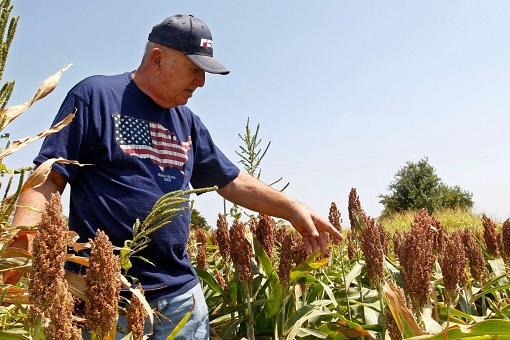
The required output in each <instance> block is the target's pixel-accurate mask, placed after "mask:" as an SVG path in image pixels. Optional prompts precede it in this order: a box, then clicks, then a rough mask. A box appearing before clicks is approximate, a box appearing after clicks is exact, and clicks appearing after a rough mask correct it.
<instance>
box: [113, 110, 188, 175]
mask: <svg viewBox="0 0 510 340" xmlns="http://www.w3.org/2000/svg"><path fill="white" fill-rule="evenodd" d="M112 116H113V120H114V123H115V140H116V141H117V143H118V144H119V146H120V148H121V149H122V151H124V152H125V153H128V154H130V155H132V156H136V157H139V158H143V159H150V160H151V161H152V162H153V163H154V164H156V165H157V166H159V167H160V168H161V170H163V169H164V168H165V167H170V168H177V169H179V170H180V171H181V173H182V174H184V172H183V167H184V164H185V163H186V161H187V160H188V150H189V149H190V148H191V137H190V136H188V140H187V141H186V142H179V140H178V139H177V136H176V134H175V133H173V132H170V131H169V130H168V129H166V128H165V127H164V126H163V125H161V124H159V123H155V122H149V121H146V120H143V119H137V118H133V117H129V116H124V115H121V114H119V113H114V114H113V115H112Z"/></svg>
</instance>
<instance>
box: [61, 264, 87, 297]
mask: <svg viewBox="0 0 510 340" xmlns="http://www.w3.org/2000/svg"><path fill="white" fill-rule="evenodd" d="M64 278H65V279H66V281H67V285H68V289H69V291H70V292H71V294H73V295H74V296H76V297H78V298H80V299H81V300H83V301H86V297H85V286H86V285H85V278H84V277H83V276H81V275H78V274H75V273H73V272H70V271H69V270H66V273H65V275H64Z"/></svg>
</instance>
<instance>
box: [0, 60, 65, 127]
mask: <svg viewBox="0 0 510 340" xmlns="http://www.w3.org/2000/svg"><path fill="white" fill-rule="evenodd" d="M71 65H72V64H67V65H65V66H64V67H63V68H62V69H61V70H60V71H58V72H57V73H55V74H54V75H52V76H50V77H48V78H47V79H46V80H45V81H44V82H43V83H42V84H41V86H39V88H38V89H37V91H36V93H35V94H34V96H33V97H32V99H30V101H28V102H25V103H23V104H20V105H16V106H11V107H8V108H7V109H5V110H4V111H2V112H1V113H0V119H5V125H8V124H9V123H10V122H12V121H13V120H14V119H16V118H17V117H18V116H19V115H21V114H22V113H23V112H25V111H26V110H27V109H28V108H29V107H30V106H32V104H33V103H35V102H36V101H38V100H39V99H42V98H44V97H46V96H47V95H48V94H50V93H51V92H52V91H53V90H54V89H55V88H56V87H57V84H58V82H59V81H60V77H61V76H62V73H64V71H66V70H67V69H68V68H69V67H71Z"/></svg>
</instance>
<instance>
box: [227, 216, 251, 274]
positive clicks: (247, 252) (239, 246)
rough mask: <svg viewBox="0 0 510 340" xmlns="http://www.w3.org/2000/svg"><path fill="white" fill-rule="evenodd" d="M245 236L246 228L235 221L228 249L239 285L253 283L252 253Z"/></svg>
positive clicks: (241, 223)
mask: <svg viewBox="0 0 510 340" xmlns="http://www.w3.org/2000/svg"><path fill="white" fill-rule="evenodd" d="M245 234H246V226H245V225H244V223H243V222H241V221H239V220H235V221H234V224H233V225H232V228H231V230H230V249H231V251H232V254H231V255H232V262H234V267H235V269H236V274H237V277H238V278H239V281H240V282H241V283H249V282H252V281H253V273H252V272H251V258H252V255H253V251H252V248H251V244H250V242H248V240H247V239H246V235H245Z"/></svg>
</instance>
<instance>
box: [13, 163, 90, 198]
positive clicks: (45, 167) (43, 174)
mask: <svg viewBox="0 0 510 340" xmlns="http://www.w3.org/2000/svg"><path fill="white" fill-rule="evenodd" d="M55 162H56V163H64V164H74V165H79V166H84V165H90V164H80V163H79V162H78V161H70V160H67V159H63V158H50V159H48V160H47V161H45V162H44V163H42V164H40V165H39V166H38V167H37V168H36V169H35V170H34V172H33V173H32V174H31V175H30V177H28V179H27V181H26V182H25V184H23V188H21V191H22V192H23V191H25V190H28V189H33V188H37V187H38V186H40V185H41V184H43V183H44V182H45V181H46V179H47V178H48V176H49V175H50V172H51V167H52V165H53V163H55Z"/></svg>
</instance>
